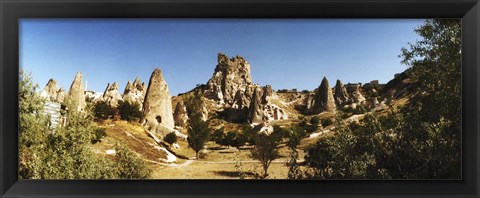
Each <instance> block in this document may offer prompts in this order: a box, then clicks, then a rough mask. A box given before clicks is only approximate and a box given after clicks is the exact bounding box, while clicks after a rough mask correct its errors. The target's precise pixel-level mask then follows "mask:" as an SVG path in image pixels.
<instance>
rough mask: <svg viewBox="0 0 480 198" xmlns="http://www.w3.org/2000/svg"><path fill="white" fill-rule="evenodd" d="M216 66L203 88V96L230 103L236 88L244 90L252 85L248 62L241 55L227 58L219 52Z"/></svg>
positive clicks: (232, 100)
mask: <svg viewBox="0 0 480 198" xmlns="http://www.w3.org/2000/svg"><path fill="white" fill-rule="evenodd" d="M217 62H218V64H217V66H216V67H215V71H214V73H213V76H212V78H210V80H209V81H208V83H207V85H206V88H205V90H204V93H205V96H206V97H207V98H210V99H214V100H216V101H219V102H221V103H226V104H229V105H232V104H233V103H234V99H235V95H236V94H237V92H238V90H241V91H243V92H244V93H245V92H246V89H248V87H249V86H251V85H252V78H251V76H250V64H249V63H248V62H247V61H246V60H245V59H244V58H242V57H241V56H236V57H235V58H231V59H229V58H228V57H227V56H226V55H225V54H222V53H219V54H218V57H217Z"/></svg>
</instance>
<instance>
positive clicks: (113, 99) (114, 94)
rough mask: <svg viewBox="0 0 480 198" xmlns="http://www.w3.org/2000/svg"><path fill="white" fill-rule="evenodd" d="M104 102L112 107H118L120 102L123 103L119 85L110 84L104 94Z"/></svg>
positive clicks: (115, 83)
mask: <svg viewBox="0 0 480 198" xmlns="http://www.w3.org/2000/svg"><path fill="white" fill-rule="evenodd" d="M103 101H105V102H106V103H107V104H108V105H109V106H111V107H118V104H119V102H120V101H123V99H122V96H121V95H120V93H118V84H117V82H113V84H112V85H110V83H108V85H107V88H106V89H105V92H104V93H103Z"/></svg>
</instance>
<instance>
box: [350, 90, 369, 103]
mask: <svg viewBox="0 0 480 198" xmlns="http://www.w3.org/2000/svg"><path fill="white" fill-rule="evenodd" d="M350 95H351V96H352V100H353V102H356V103H359V104H362V103H364V102H365V100H366V99H365V97H364V96H363V95H362V92H361V91H360V87H357V88H356V90H354V91H353V92H352V93H351V94H350Z"/></svg>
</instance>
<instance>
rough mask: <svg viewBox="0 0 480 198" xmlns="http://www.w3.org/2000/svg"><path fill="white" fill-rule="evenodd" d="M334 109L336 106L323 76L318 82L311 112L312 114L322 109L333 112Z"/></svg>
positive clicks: (322, 110)
mask: <svg viewBox="0 0 480 198" xmlns="http://www.w3.org/2000/svg"><path fill="white" fill-rule="evenodd" d="M336 109H337V107H336V105H335V100H334V98H333V93H332V89H331V88H330V85H329V84H328V80H327V78H326V77H323V80H322V83H321V84H320V86H319V87H318V89H317V91H316V93H315V97H314V103H313V107H312V108H311V112H312V113H314V114H317V113H321V112H324V111H328V112H334V111H336Z"/></svg>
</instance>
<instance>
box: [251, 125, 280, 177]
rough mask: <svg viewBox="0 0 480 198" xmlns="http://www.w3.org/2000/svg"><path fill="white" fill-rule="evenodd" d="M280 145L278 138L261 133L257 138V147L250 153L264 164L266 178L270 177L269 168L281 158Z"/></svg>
mask: <svg viewBox="0 0 480 198" xmlns="http://www.w3.org/2000/svg"><path fill="white" fill-rule="evenodd" d="M278 144H279V142H278V140H277V139H276V138H272V137H271V136H270V135H267V134H265V133H259V134H257V135H256V136H255V146H254V148H253V149H252V150H250V152H251V153H252V158H254V159H257V160H259V161H260V163H261V164H262V167H263V177H264V178H265V177H267V176H268V167H269V166H270V164H271V163H272V161H273V160H275V159H277V158H278V157H279V153H278V149H277V146H278Z"/></svg>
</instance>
